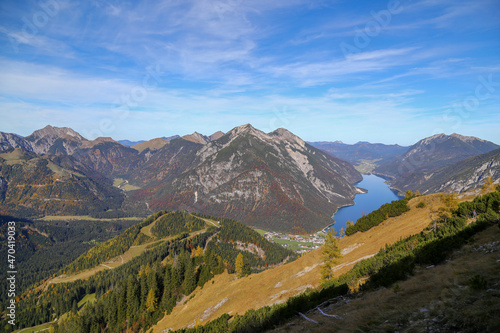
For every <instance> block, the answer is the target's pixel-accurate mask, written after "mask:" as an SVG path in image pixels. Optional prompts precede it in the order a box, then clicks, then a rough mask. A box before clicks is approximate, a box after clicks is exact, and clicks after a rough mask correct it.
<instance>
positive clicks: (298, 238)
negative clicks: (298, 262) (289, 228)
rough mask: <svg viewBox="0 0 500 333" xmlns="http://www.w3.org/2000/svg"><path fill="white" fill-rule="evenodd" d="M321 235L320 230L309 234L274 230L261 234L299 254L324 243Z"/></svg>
mask: <svg viewBox="0 0 500 333" xmlns="http://www.w3.org/2000/svg"><path fill="white" fill-rule="evenodd" d="M323 235H324V234H323V233H321V232H320V233H316V234H310V235H292V234H286V233H280V232H275V231H269V232H266V233H265V234H263V236H264V237H265V238H266V239H267V240H268V241H270V242H273V243H276V244H279V245H281V246H283V247H286V248H288V249H290V250H292V251H294V252H296V253H299V254H302V253H307V252H310V251H312V250H315V249H317V248H319V247H320V246H321V245H322V244H324V243H325V238H324V236H323Z"/></svg>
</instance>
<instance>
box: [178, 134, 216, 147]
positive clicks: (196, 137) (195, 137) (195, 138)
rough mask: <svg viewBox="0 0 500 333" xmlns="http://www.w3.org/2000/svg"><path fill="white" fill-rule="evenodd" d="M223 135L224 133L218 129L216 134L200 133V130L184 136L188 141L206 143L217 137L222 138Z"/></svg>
mask: <svg viewBox="0 0 500 333" xmlns="http://www.w3.org/2000/svg"><path fill="white" fill-rule="evenodd" d="M223 135H224V133H223V132H221V131H217V132H215V133H214V134H212V135H209V136H206V135H203V134H200V133H198V132H194V133H193V134H188V135H184V136H183V137H182V138H183V139H184V140H188V141H191V142H194V143H200V144H202V145H204V144H206V143H209V142H211V141H213V140H217V139H219V138H221V137H222V136H223Z"/></svg>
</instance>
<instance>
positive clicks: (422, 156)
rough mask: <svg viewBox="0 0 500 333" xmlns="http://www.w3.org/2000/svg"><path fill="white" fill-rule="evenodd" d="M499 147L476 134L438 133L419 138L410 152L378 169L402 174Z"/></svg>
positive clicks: (448, 163)
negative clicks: (475, 135)
mask: <svg viewBox="0 0 500 333" xmlns="http://www.w3.org/2000/svg"><path fill="white" fill-rule="evenodd" d="M497 148H500V146H498V145H496V144H494V143H493V142H490V141H486V140H482V139H479V138H476V137H473V136H463V135H459V134H456V133H453V134H451V135H446V134H436V135H433V136H431V137H428V138H425V139H422V140H420V141H418V142H417V143H416V144H414V145H413V146H411V147H410V148H409V149H408V151H407V152H406V153H404V154H401V155H399V156H397V157H395V158H394V159H393V160H391V161H390V162H388V163H386V164H384V165H381V166H379V167H377V168H376V169H375V172H377V173H381V174H385V175H388V176H392V177H399V176H400V175H401V174H403V173H406V172H415V171H429V170H432V169H436V168H441V167H444V166H447V165H450V164H453V163H456V162H459V161H462V160H464V159H466V158H469V157H472V156H475V155H479V154H484V153H487V152H490V151H492V150H494V149H497Z"/></svg>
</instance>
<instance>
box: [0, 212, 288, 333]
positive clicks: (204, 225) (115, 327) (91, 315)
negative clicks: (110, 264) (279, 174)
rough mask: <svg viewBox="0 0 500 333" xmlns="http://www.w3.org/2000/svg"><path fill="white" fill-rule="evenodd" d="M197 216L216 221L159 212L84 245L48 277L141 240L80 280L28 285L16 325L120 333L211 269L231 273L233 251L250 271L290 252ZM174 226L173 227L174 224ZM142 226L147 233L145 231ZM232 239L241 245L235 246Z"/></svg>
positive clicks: (149, 317)
mask: <svg viewBox="0 0 500 333" xmlns="http://www.w3.org/2000/svg"><path fill="white" fill-rule="evenodd" d="M204 218H207V219H210V220H211V221H212V220H213V221H217V222H220V223H219V226H216V225H214V224H212V223H209V222H205V221H203V219H202V218H201V217H197V216H194V215H191V214H190V213H188V212H185V211H183V212H171V211H161V212H158V213H155V214H153V215H151V216H149V217H148V218H146V219H145V220H144V221H143V222H141V223H139V224H136V225H134V226H132V227H130V228H128V229H127V230H125V232H123V233H122V234H120V235H119V236H117V237H115V238H113V239H110V240H108V241H106V242H103V243H101V244H99V245H97V246H95V247H93V248H91V249H90V250H88V251H87V252H85V253H84V254H82V255H81V256H79V257H78V258H77V259H76V260H74V261H73V262H72V263H71V264H69V265H67V266H66V267H64V268H63V269H61V270H60V271H59V272H57V274H54V276H60V275H62V276H71V274H77V273H79V272H82V271H85V270H86V269H88V268H91V267H96V266H98V265H99V264H102V263H103V262H105V261H106V260H109V259H110V258H111V257H113V256H119V255H122V254H124V253H125V252H126V251H127V250H129V249H130V248H131V247H133V246H137V245H134V244H145V245H147V247H146V250H145V251H144V252H143V253H142V254H140V255H139V256H137V257H135V258H133V259H132V260H130V261H128V262H127V263H125V264H123V265H121V266H119V267H117V268H115V269H109V270H103V271H99V272H97V273H96V274H94V275H92V276H90V277H89V278H88V279H86V280H81V279H78V280H76V281H74V282H69V283H48V281H47V280H44V281H42V282H39V283H37V284H35V285H33V286H32V287H31V288H30V289H29V290H27V291H25V292H24V293H23V294H22V295H21V296H20V299H19V302H18V309H17V318H18V320H19V323H20V325H19V326H18V327H31V326H35V325H38V324H42V323H46V322H51V321H53V320H54V319H56V318H58V319H59V320H58V321H57V322H56V323H54V329H55V331H56V332H102V331H107V332H120V331H123V330H125V329H127V328H128V329H131V330H133V331H136V330H139V329H140V328H147V327H150V326H151V325H152V324H154V323H156V322H157V321H158V320H159V319H160V318H161V317H163V315H164V313H165V312H166V313H169V312H170V311H172V309H173V307H174V306H175V305H176V303H177V301H179V300H180V299H181V298H182V297H184V296H187V295H190V294H191V292H192V291H193V290H194V289H195V288H196V287H197V286H200V287H202V286H203V285H204V284H205V283H207V282H208V281H210V279H212V278H213V277H214V276H215V275H217V274H220V273H223V272H224V271H225V270H228V271H229V272H231V273H234V266H235V258H236V256H237V255H238V254H239V253H242V254H243V256H244V259H243V260H244V264H245V266H246V267H250V268H251V269H253V270H254V271H258V270H260V269H264V268H265V267H267V266H270V265H275V264H278V263H280V262H283V261H284V260H293V259H294V258H295V257H296V255H295V254H294V253H293V252H291V251H289V250H286V249H284V248H283V247H281V246H279V245H277V244H273V243H269V242H268V241H267V240H265V239H264V238H263V237H261V236H260V235H259V234H258V233H256V232H255V231H253V230H252V229H250V228H248V227H246V226H244V225H243V224H241V223H238V222H236V221H233V220H229V219H218V218H214V217H209V216H205V217H204ZM174 225H176V226H179V225H180V227H175V228H174V229H175V230H174V229H172V228H171V227H172V226H174ZM169 226H170V227H169ZM148 228H149V229H150V232H151V236H148V235H146V234H145V233H148V231H147V230H146V229H148ZM165 236H168V237H165ZM209 239H211V241H210V242H208V244H207V241H208V240H209ZM138 240H140V241H138ZM212 244H215V245H212ZM250 244H251V245H250ZM237 245H239V248H240V249H243V250H238V249H237V248H236V246H237ZM245 246H250V247H252V248H259V249H262V251H263V253H265V255H262V256H259V255H258V254H253V253H249V252H247V251H245V250H244V249H245ZM248 273H250V271H248ZM89 295H90V296H89ZM85 297H91V298H95V299H96V301H95V302H93V303H88V304H87V305H86V306H85V307H83V308H82V307H80V306H78V303H79V302H80V301H81V300H82V299H84V298H85ZM79 310H80V311H79ZM61 318H63V319H61ZM8 328H9V326H5V327H2V331H3V332H8V331H9V330H8Z"/></svg>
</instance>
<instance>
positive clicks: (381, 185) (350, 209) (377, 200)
mask: <svg viewBox="0 0 500 333" xmlns="http://www.w3.org/2000/svg"><path fill="white" fill-rule="evenodd" d="M356 186H357V187H361V188H364V189H366V190H368V193H362V194H357V195H356V197H355V198H354V205H353V206H347V207H342V208H340V209H339V210H338V211H337V213H335V215H334V216H333V219H334V220H335V224H334V225H333V228H334V229H335V230H336V231H337V234H338V233H339V232H340V229H341V228H344V230H345V225H346V222H347V221H348V220H351V221H352V222H353V223H355V222H356V221H357V220H358V219H359V218H360V217H361V216H363V215H367V214H368V213H371V212H372V211H374V210H376V209H378V208H379V207H380V206H382V205H383V204H385V203H387V202H391V201H393V200H398V199H400V197H398V196H397V195H396V193H394V192H393V191H392V190H391V189H390V188H389V185H388V184H386V183H385V179H383V178H381V177H378V176H375V175H363V180H362V181H360V182H359V183H357V184H356Z"/></svg>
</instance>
